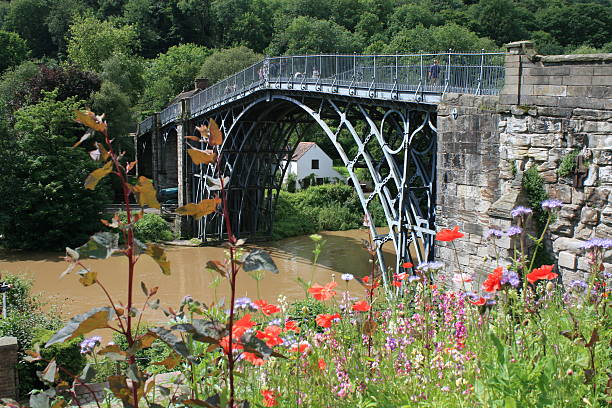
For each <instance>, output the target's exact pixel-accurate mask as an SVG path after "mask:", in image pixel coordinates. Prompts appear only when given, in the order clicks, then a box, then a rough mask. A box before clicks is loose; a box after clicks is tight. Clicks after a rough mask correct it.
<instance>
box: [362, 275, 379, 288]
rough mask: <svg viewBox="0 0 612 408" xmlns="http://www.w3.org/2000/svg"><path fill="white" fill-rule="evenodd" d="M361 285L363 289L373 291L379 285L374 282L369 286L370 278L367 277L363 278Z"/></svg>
mask: <svg viewBox="0 0 612 408" xmlns="http://www.w3.org/2000/svg"><path fill="white" fill-rule="evenodd" d="M361 280H362V281H363V283H365V285H364V286H365V287H366V289H368V290H374V289H376V288H377V287H378V286H379V285H380V284H379V283H378V282H377V281H376V280H375V281H374V283H373V284H371V285H370V277H369V276H364V277H363V278H362V279H361Z"/></svg>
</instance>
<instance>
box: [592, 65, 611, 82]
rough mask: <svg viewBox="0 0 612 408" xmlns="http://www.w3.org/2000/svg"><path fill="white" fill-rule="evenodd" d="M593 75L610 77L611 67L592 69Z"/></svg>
mask: <svg viewBox="0 0 612 408" xmlns="http://www.w3.org/2000/svg"><path fill="white" fill-rule="evenodd" d="M593 75H596V76H599V75H605V76H609V77H612V66H610V65H606V66H598V67H593ZM608 83H610V82H608Z"/></svg>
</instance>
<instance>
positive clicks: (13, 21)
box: [4, 0, 55, 57]
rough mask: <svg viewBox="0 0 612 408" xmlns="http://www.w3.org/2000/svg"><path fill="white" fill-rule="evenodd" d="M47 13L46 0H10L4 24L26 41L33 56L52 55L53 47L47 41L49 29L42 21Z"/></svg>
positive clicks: (47, 3)
mask: <svg viewBox="0 0 612 408" xmlns="http://www.w3.org/2000/svg"><path fill="white" fill-rule="evenodd" d="M48 15H49V1H47V0H12V1H11V2H10V3H9V8H8V11H7V14H6V18H5V23H4V26H5V28H6V29H8V30H10V31H14V32H16V33H17V34H19V36H20V37H21V38H23V39H24V40H25V41H26V42H27V43H28V47H29V48H30V49H31V50H32V54H33V56H34V57H42V56H45V55H54V54H55V49H54V47H53V43H52V42H51V41H49V30H48V28H47V25H46V24H45V23H44V22H45V20H46V19H47V16H48Z"/></svg>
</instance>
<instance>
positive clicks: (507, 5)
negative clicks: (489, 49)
mask: <svg viewBox="0 0 612 408" xmlns="http://www.w3.org/2000/svg"><path fill="white" fill-rule="evenodd" d="M470 13H471V16H472V19H473V21H472V28H473V29H474V30H475V31H476V32H477V33H479V34H481V35H482V36H486V37H489V38H492V39H493V40H495V42H497V44H499V45H502V44H505V43H508V42H511V41H518V40H521V39H524V38H527V30H526V28H525V27H526V25H528V24H529V19H530V18H531V17H532V14H531V13H529V11H527V9H525V8H523V7H519V6H518V5H517V4H516V3H515V2H514V1H512V0H480V2H479V3H478V4H474V5H473V6H472V7H471V8H470Z"/></svg>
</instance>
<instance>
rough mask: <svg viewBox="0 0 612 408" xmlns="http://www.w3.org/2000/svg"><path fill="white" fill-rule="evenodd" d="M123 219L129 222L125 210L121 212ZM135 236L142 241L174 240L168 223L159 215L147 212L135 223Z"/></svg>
mask: <svg viewBox="0 0 612 408" xmlns="http://www.w3.org/2000/svg"><path fill="white" fill-rule="evenodd" d="M119 216H120V217H121V221H123V222H127V217H126V215H125V212H121V213H120V214H119ZM134 236H135V237H136V239H138V240H139V241H141V242H160V241H172V240H173V239H174V234H173V233H172V230H171V229H170V226H169V225H168V223H167V222H166V221H165V220H164V219H163V218H162V217H160V216H159V215H157V214H152V213H146V214H145V215H144V216H143V217H142V218H141V219H139V220H138V221H137V222H136V224H134Z"/></svg>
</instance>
